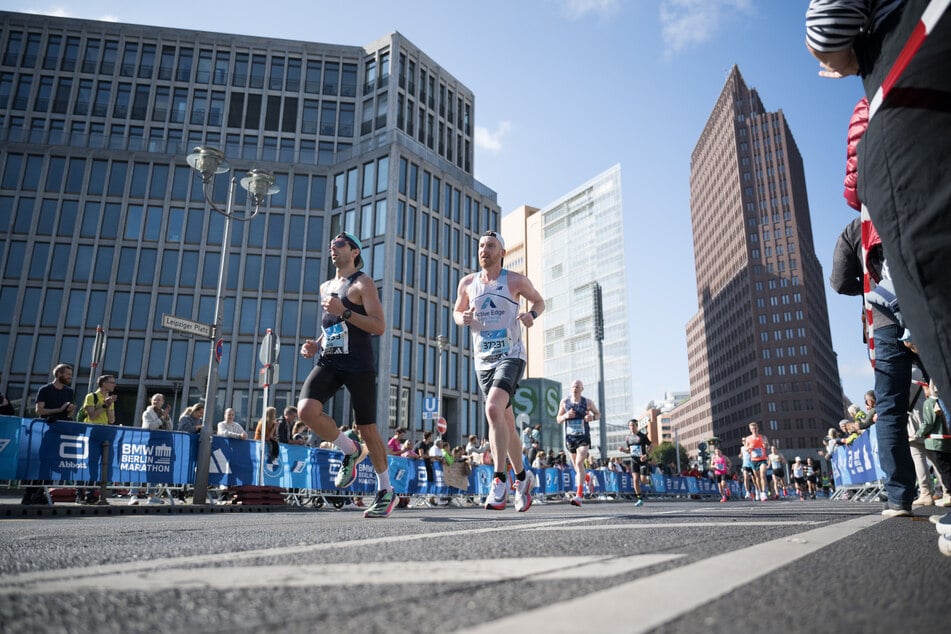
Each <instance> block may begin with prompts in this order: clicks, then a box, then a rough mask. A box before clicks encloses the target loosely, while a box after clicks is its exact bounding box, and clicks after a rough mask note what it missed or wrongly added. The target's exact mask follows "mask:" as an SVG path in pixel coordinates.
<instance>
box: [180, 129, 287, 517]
mask: <svg viewBox="0 0 951 634" xmlns="http://www.w3.org/2000/svg"><path fill="white" fill-rule="evenodd" d="M186 160H187V161H188V164H189V165H191V166H192V167H193V168H194V169H195V171H197V172H198V173H199V174H201V182H202V191H203V193H204V196H205V202H207V203H208V205H209V206H210V207H211V208H212V209H214V210H215V211H217V212H218V213H220V214H221V215H222V216H224V217H225V230H224V236H223V238H222V242H221V261H220V263H219V267H218V289H217V291H216V293H215V321H214V323H213V324H212V328H211V341H210V342H209V343H210V346H209V347H210V348H211V350H210V351H209V355H208V384H207V386H206V389H205V417H204V420H202V426H201V437H200V440H199V443H198V464H197V467H196V470H195V493H194V496H193V498H192V503H193V504H205V502H206V499H207V495H208V471H209V466H210V463H211V437H212V425H213V424H214V419H215V398H216V396H217V391H218V369H217V367H216V363H217V361H218V358H217V354H216V348H217V345H216V342H217V341H218V340H219V339H221V307H222V303H223V302H222V295H223V294H224V281H225V274H226V272H227V269H226V268H225V267H226V265H227V256H228V246H229V244H230V242H231V221H232V220H238V221H241V222H247V221H249V220H251V219H252V218H254V217H255V216H257V215H258V212H259V211H261V205H262V204H264V201H265V200H266V199H267V197H268V196H270V195H271V194H276V193H277V192H279V191H280V189H279V188H278V187H277V186H276V185H275V184H274V175H273V174H271V172H269V171H267V170H263V169H257V168H255V169H252V170H250V171H249V172H248V173H247V175H246V176H245V177H244V178H242V179H241V180H240V184H241V187H242V188H243V189H245V190H247V192H248V204H249V205H250V206H251V207H252V208H253V211H252V212H251V213H250V214H249V215H244V216H236V215H235V214H234V192H235V187H236V186H237V185H238V182H239V181H238V177H237V176H232V177H231V185H230V187H229V188H228V201H227V203H226V204H225V208H224V209H223V210H222V209H221V208H220V207H219V206H218V205H216V204H215V202H214V201H213V200H212V199H211V196H212V192H213V191H214V181H215V175H216V174H224V173H225V172H228V171H230V170H231V166H230V165H228V162H227V161H226V160H225V155H224V152H222V151H221V150H218V149H217V148H213V147H208V146H198V147H196V148H195V149H194V150H192V153H191V154H189V155H188V157H187V158H186Z"/></svg>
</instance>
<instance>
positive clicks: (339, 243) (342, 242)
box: [330, 238, 355, 249]
mask: <svg viewBox="0 0 951 634" xmlns="http://www.w3.org/2000/svg"><path fill="white" fill-rule="evenodd" d="M330 246H332V247H333V248H335V249H342V248H343V247H346V246H349V247H350V248H355V247H354V245H353V243H352V242H350V241H349V240H347V239H346V238H337V239H336V240H333V241H332V242H331V243H330Z"/></svg>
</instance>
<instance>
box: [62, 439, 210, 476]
mask: <svg viewBox="0 0 951 634" xmlns="http://www.w3.org/2000/svg"><path fill="white" fill-rule="evenodd" d="M54 427H55V426H54ZM89 432H90V433H89V440H90V451H92V450H93V449H98V450H99V451H100V452H101V449H102V441H101V438H100V437H102V436H109V435H112V437H113V440H112V451H111V452H110V456H109V457H110V459H111V460H110V462H111V463H112V466H111V467H110V470H109V480H111V481H112V482H133V483H149V484H190V483H192V482H194V481H195V465H196V464H197V460H198V436H197V435H196V434H187V433H184V432H173V431H149V430H148V429H142V428H141V427H122V426H111V425H110V426H106V425H89ZM97 460H98V459H97Z"/></svg>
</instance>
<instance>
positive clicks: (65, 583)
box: [19, 554, 683, 594]
mask: <svg viewBox="0 0 951 634" xmlns="http://www.w3.org/2000/svg"><path fill="white" fill-rule="evenodd" d="M678 557H683V555H674V554H658V555H632V556H630V557H611V558H605V557H526V558H516V559H501V560H500V559H471V560H463V561H454V560H453V561H394V562H367V563H361V564H360V565H359V566H353V565H351V564H314V565H305V566H243V567H241V568H240V569H237V570H236V569H235V568H197V569H196V568H187V569H186V568H173V569H171V570H162V571H152V572H136V573H113V574H108V575H100V576H96V577H87V578H84V579H79V580H77V579H67V578H62V579H57V580H53V581H37V582H32V583H27V584H25V585H23V586H22V587H21V588H20V589H19V592H20V593H23V594H56V593H62V592H77V591H84V590H92V591H100V592H109V593H116V592H135V591H149V592H153V591H161V590H229V589H249V588H262V587H269V588H274V587H279V588H289V587H318V586H348V585H358V584H359V585H365V584H368V585H398V586H402V585H405V584H409V583H425V584H430V583H460V582H464V583H479V582H487V581H506V580H513V579H522V578H531V579H532V580H533V581H534V580H554V579H603V578H604V577H605V576H612V575H619V574H623V573H626V572H630V571H632V570H638V569H640V568H646V567H648V566H653V565H654V564H658V563H663V562H666V561H670V560H672V559H677V558H678ZM238 571H240V574H236V572H238Z"/></svg>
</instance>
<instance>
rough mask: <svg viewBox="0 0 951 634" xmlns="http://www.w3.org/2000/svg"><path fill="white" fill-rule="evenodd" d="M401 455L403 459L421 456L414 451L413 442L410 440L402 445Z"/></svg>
mask: <svg viewBox="0 0 951 634" xmlns="http://www.w3.org/2000/svg"><path fill="white" fill-rule="evenodd" d="M399 455H400V456H401V457H403V458H419V454H418V453H416V450H415V449H413V441H412V440H410V439H409V438H407V439H406V440H404V441H403V444H402V445H400V453H399Z"/></svg>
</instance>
